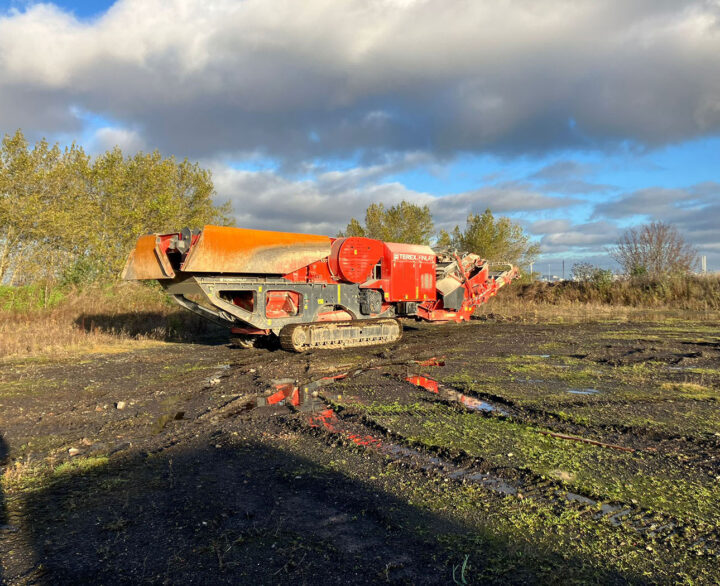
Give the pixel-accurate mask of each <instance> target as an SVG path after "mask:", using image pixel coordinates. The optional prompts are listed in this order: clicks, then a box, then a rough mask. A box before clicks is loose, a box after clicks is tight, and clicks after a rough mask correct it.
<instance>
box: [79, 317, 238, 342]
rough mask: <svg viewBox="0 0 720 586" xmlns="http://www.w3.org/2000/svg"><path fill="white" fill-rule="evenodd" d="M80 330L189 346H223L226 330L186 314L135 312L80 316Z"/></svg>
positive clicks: (225, 339) (227, 335)
mask: <svg viewBox="0 0 720 586" xmlns="http://www.w3.org/2000/svg"><path fill="white" fill-rule="evenodd" d="M75 325H76V326H77V327H78V328H80V329H81V330H83V331H85V332H88V333H92V332H102V333H105V334H111V335H122V336H130V337H132V338H151V339H154V340H164V341H167V342H186V343H190V344H208V345H217V344H226V343H227V341H228V337H229V331H228V329H227V328H223V327H220V326H218V325H216V324H214V323H212V322H210V321H208V320H206V319H203V318H201V317H200V316H196V315H193V314H191V313H189V312H180V311H178V312H177V313H174V312H173V313H169V314H167V313H162V312H155V311H138V312H132V313H117V314H102V313H97V314H82V315H81V316H80V317H78V318H77V319H76V320H75Z"/></svg>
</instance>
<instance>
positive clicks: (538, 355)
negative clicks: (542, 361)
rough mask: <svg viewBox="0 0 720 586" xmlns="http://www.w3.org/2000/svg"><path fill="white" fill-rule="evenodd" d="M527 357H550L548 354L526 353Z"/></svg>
mask: <svg viewBox="0 0 720 586" xmlns="http://www.w3.org/2000/svg"><path fill="white" fill-rule="evenodd" d="M527 357H528V358H550V354H527Z"/></svg>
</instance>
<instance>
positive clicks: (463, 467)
mask: <svg viewBox="0 0 720 586" xmlns="http://www.w3.org/2000/svg"><path fill="white" fill-rule="evenodd" d="M319 398H321V399H322V400H323V401H325V402H326V403H327V404H328V408H327V409H325V410H323V411H321V412H319V413H318V414H317V415H314V416H313V415H310V416H309V417H307V418H305V419H304V420H303V419H302V418H287V419H285V420H281V423H284V424H285V425H288V426H289V427H291V428H292V429H293V430H296V431H302V432H305V433H311V434H313V435H316V436H319V437H324V439H325V441H326V442H327V443H329V444H330V445H333V446H335V445H337V444H338V443H345V444H347V445H354V446H357V447H358V448H359V449H365V450H368V451H371V452H373V453H375V454H379V455H381V456H383V457H385V458H387V459H388V460H389V461H390V462H391V463H392V464H396V465H401V466H406V467H408V468H410V469H413V470H416V471H418V472H421V473H423V474H425V475H428V476H437V477H440V478H442V479H443V480H444V481H449V482H456V483H461V484H462V483H472V484H477V485H480V486H482V487H483V488H484V489H486V490H487V491H488V492H489V493H490V494H493V495H494V496H495V497H498V498H507V497H514V498H520V499H531V500H533V501H537V502H539V503H542V504H545V505H549V506H550V508H551V509H552V510H554V511H556V512H558V513H560V512H561V511H562V510H564V509H567V508H572V509H573V510H575V511H577V512H578V513H579V514H580V516H581V517H583V518H586V519H588V520H591V521H593V522H598V523H601V522H607V523H609V524H610V525H612V526H613V527H615V528H617V529H621V530H628V531H631V532H632V533H634V534H636V535H638V536H640V537H641V538H642V539H644V540H646V541H647V542H648V543H653V544H666V545H667V546H668V547H673V546H675V544H676V541H677V540H678V539H683V540H687V541H689V543H687V541H686V543H687V545H686V547H687V548H688V549H690V550H691V551H694V552H695V553H696V554H697V555H707V556H713V557H720V551H718V547H719V546H720V534H718V530H717V528H716V527H714V526H712V525H709V524H704V523H693V522H688V521H686V520H680V519H677V518H674V517H673V516H671V515H668V514H665V513H661V512H657V511H654V510H651V509H647V508H643V507H640V506H638V505H635V504H631V503H620V502H615V501H613V502H603V501H601V500H599V499H596V498H593V497H592V496H591V495H588V494H583V493H582V492H580V491H578V492H573V491H569V490H568V489H567V488H566V487H565V486H564V485H563V484H562V483H560V482H558V481H556V480H554V479H549V478H546V477H543V476H540V475H538V474H535V473H533V472H531V471H529V470H526V469H522V468H511V467H497V466H494V465H492V464H491V463H489V462H487V461H485V460H483V459H482V458H479V457H476V456H471V455H470V454H467V453H466V452H463V451H462V450H457V451H456V453H455V454H450V453H449V452H448V451H447V450H445V449H443V448H438V447H430V446H427V445H424V444H421V443H418V442H414V441H412V440H410V439H409V438H407V437H405V436H403V435H402V434H400V433H398V432H396V431H394V430H393V429H391V428H389V427H387V426H384V425H383V424H380V423H379V422H377V421H375V420H373V419H372V418H371V417H368V416H367V415H365V414H358V413H355V412H353V411H352V410H350V409H346V408H343V407H342V406H341V405H337V404H334V403H333V402H332V401H331V400H328V399H327V398H326V397H323V396H322V395H320V397H319Z"/></svg>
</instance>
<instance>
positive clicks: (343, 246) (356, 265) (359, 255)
mask: <svg viewBox="0 0 720 586" xmlns="http://www.w3.org/2000/svg"><path fill="white" fill-rule="evenodd" d="M383 250H384V249H383V243H382V242H380V240H373V239H372V238H360V237H357V236H351V237H349V238H338V239H337V240H336V241H335V242H333V244H332V247H331V249H330V257H329V258H328V265H329V266H330V271H331V272H332V274H333V275H335V276H336V277H338V278H340V279H342V280H343V281H347V282H348V283H364V282H365V281H367V280H368V279H370V278H371V277H372V270H373V267H374V266H375V265H376V264H377V263H378V261H379V260H380V258H381V257H382V255H383Z"/></svg>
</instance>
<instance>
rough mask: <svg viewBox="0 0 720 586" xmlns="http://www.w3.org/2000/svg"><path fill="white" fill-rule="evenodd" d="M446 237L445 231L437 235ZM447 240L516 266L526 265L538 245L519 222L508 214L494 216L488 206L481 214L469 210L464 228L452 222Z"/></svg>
mask: <svg viewBox="0 0 720 586" xmlns="http://www.w3.org/2000/svg"><path fill="white" fill-rule="evenodd" d="M447 239H448V237H447V235H446V234H444V235H441V241H447ZM450 243H451V244H452V246H454V247H455V248H458V249H459V250H465V251H468V252H474V253H475V254H479V255H480V256H482V257H483V258H486V259H488V260H490V261H497V262H510V263H512V264H514V265H518V266H525V265H528V264H529V263H531V262H532V261H533V260H535V257H537V255H538V254H539V253H540V246H539V245H538V244H534V243H531V242H530V238H529V237H528V236H527V235H526V234H525V231H524V230H523V228H522V226H520V224H517V223H516V222H513V221H512V220H511V219H510V218H504V217H501V218H495V216H493V213H492V212H491V211H490V210H489V209H486V210H485V211H484V212H483V213H482V214H470V215H469V216H468V217H467V224H466V226H465V229H464V230H461V229H460V227H459V226H455V229H454V230H453V232H452V236H451V237H450Z"/></svg>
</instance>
